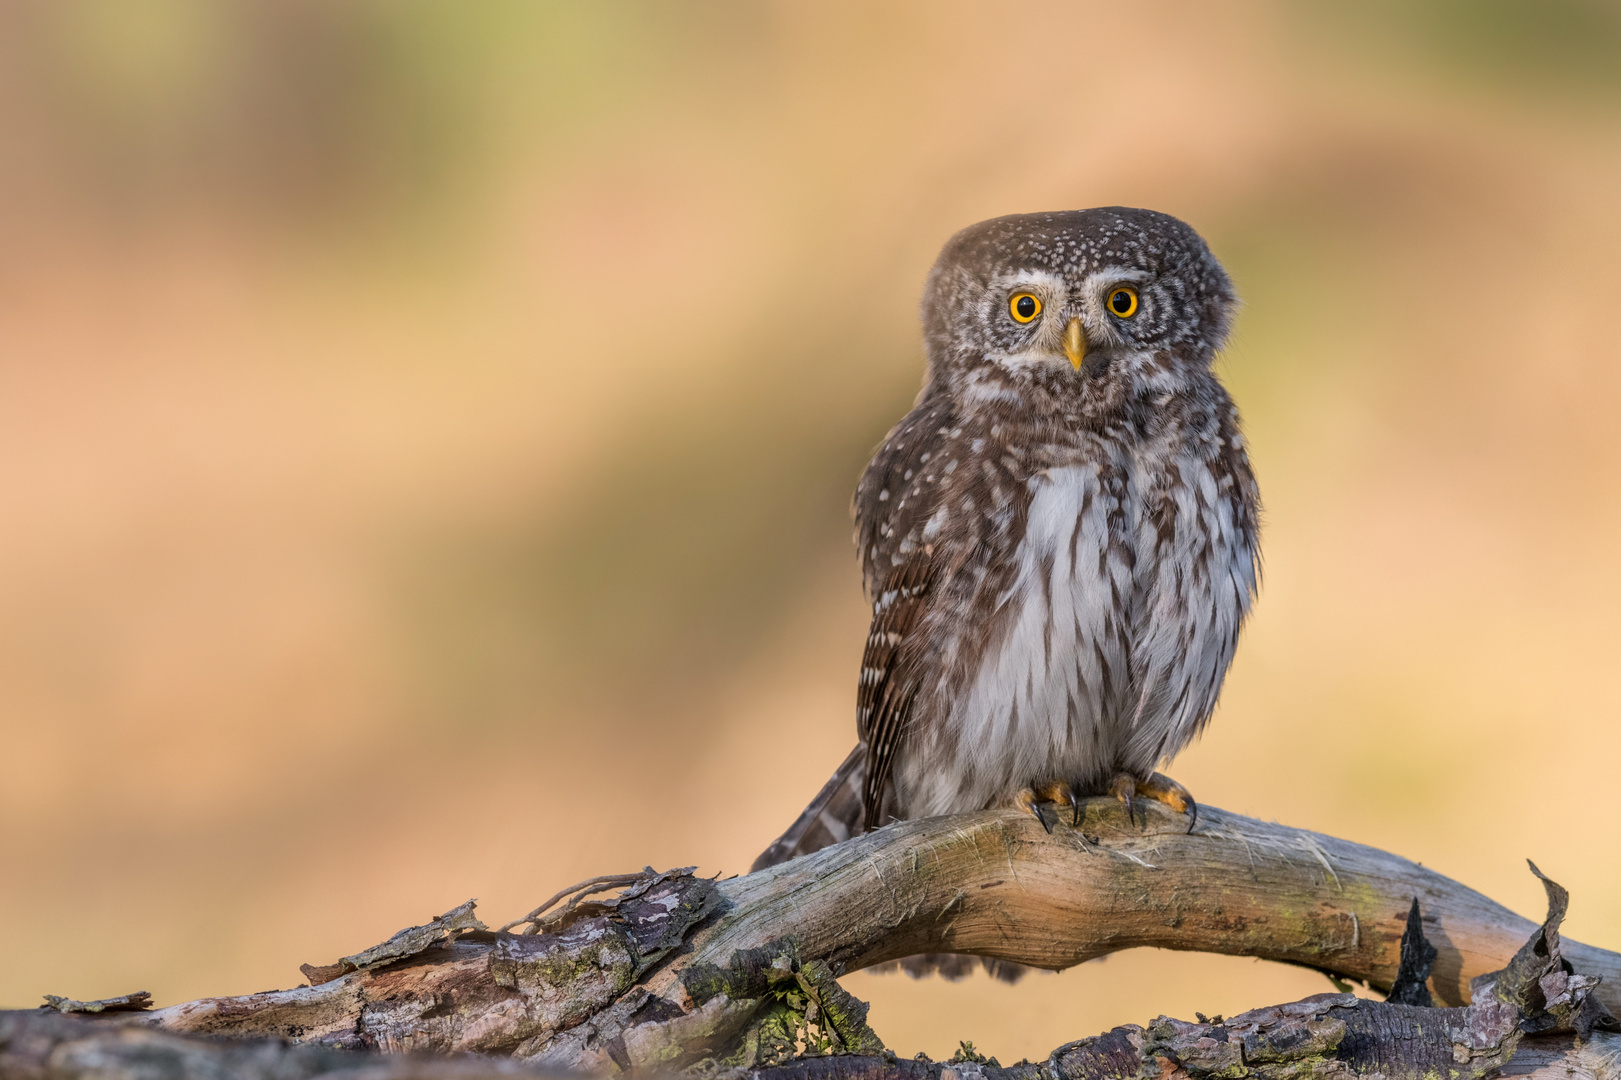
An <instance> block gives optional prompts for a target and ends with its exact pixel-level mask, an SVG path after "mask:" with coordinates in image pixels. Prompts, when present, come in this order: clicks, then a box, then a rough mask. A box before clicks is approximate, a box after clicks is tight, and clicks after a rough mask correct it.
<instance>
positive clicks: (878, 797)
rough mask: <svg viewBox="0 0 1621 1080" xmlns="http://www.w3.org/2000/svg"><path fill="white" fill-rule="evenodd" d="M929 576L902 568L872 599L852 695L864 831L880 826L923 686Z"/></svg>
mask: <svg viewBox="0 0 1621 1080" xmlns="http://www.w3.org/2000/svg"><path fill="white" fill-rule="evenodd" d="M933 576H934V575H933V567H932V565H931V564H930V563H928V562H927V561H926V560H923V559H916V560H913V561H911V562H907V563H903V564H902V565H900V566H898V567H896V568H895V569H894V571H892V572H891V573H890V574H889V576H888V578H887V579H886V580H885V581H884V583H883V585H882V586H881V587H880V589H879V592H878V595H877V596H876V597H875V598H874V600H873V605H872V630H871V632H870V633H868V634H867V648H866V651H865V652H864V653H863V654H862V657H861V681H860V683H859V684H858V685H857V690H856V731H857V733H858V734H859V735H860V736H861V742H862V744H863V745H864V746H865V747H866V748H867V775H866V784H865V787H864V789H863V792H862V804H863V808H864V812H865V820H864V827H865V828H867V829H875V828H877V827H878V826H879V825H880V824H881V821H880V818H881V816H882V814H883V808H884V796H885V793H886V790H887V788H888V786H889V776H890V770H891V769H892V768H893V767H894V763H895V749H896V748H897V747H898V746H899V745H900V743H901V739H902V737H903V736H904V735H905V733H906V727H907V722H908V721H909V720H910V719H911V715H912V703H913V702H914V701H915V700H916V698H917V691H918V687H919V686H920V685H921V684H922V681H923V678H922V675H923V672H922V667H923V665H922V663H921V662H920V660H921V655H922V650H921V648H920V644H921V643H920V642H919V641H918V631H919V629H920V625H919V624H920V623H921V622H922V620H923V614H924V612H925V610H926V609H927V606H928V598H929V586H930V585H931V584H932V581H933Z"/></svg>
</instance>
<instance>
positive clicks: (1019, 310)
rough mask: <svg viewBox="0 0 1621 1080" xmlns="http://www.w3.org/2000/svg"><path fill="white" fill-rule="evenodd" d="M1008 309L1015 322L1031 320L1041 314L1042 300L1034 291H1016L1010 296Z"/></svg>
mask: <svg viewBox="0 0 1621 1080" xmlns="http://www.w3.org/2000/svg"><path fill="white" fill-rule="evenodd" d="M1007 309H1008V313H1009V314H1010V315H1012V316H1013V318H1014V321H1015V322H1022V323H1024V322H1029V321H1030V320H1031V319H1034V318H1035V317H1036V316H1037V315H1040V314H1041V301H1040V300H1039V299H1038V298H1037V297H1036V295H1035V294H1034V293H1027V292H1022V293H1014V294H1013V295H1012V296H1011V297H1009V298H1008V302H1007Z"/></svg>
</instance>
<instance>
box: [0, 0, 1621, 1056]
mask: <svg viewBox="0 0 1621 1080" xmlns="http://www.w3.org/2000/svg"><path fill="white" fill-rule="evenodd" d="M1618 56H1621V8H1617V6H1616V5H1614V4H1613V3H1609V2H1598V0H1593V2H1584V0H1557V2H1556V0H1541V2H1536V3H1532V2H1529V0H1523V2H1515V0H1436V2H1432V3H1427V4H1422V5H1409V4H1402V3H1397V2H1395V0H1388V2H1385V0H1379V2H1369V3H1364V4H1359V5H1355V6H1351V5H1335V6H1330V5H1295V4H1288V3H1284V2H1281V0H1280V2H1276V3H1263V2H1257V3H1234V4H1224V5H1220V6H1219V7H1218V6H1215V5H1196V4H1177V3H1155V2H1148V3H1140V4H1131V5H1121V4H1077V3H1068V2H1065V3H1050V4H1041V3H1022V4H1020V5H1017V6H1013V5H992V4H954V3H948V2H944V0H928V2H923V0H919V2H916V3H870V2H849V3H823V2H817V3H809V2H801V3H759V2H752V0H751V2H740V3H711V2H703V3H688V4H682V5H670V4H660V3H653V2H648V3H626V2H618V0H615V2H592V3H577V4H553V3H528V2H525V3H516V2H514V3H482V4H478V5H464V4H452V3H444V2H438V3H426V2H410V0H402V2H392V3H382V2H345V3H336V4H334V3H328V2H319V0H263V2H256V3H249V2H236V3H223V4H222V3H215V2H208V0H136V2H131V0H104V2H89V0H54V2H49V3H46V2H40V3H8V4H5V5H4V6H0V922H3V923H4V925H7V926H10V927H12V928H13V929H12V932H11V935H10V941H9V944H8V946H7V954H6V960H5V963H4V964H3V965H0V1006H6V1007H27V1006H32V1005H34V1004H36V1003H37V1002H38V1001H39V1000H40V995H41V994H44V993H46V992H50V993H55V994H64V995H69V996H73V997H79V998H93V997H98V996H103V995H111V994H118V993H125V992H129V991H133V990H142V989H145V990H151V991H152V992H153V993H154V994H155V995H156V997H157V999H158V1001H159V1003H160V1004H169V1003H173V1002H176V1001H180V1000H184V999H188V998H192V997H197V996H201V995H214V994H227V993H242V992H249V991H256V990H264V989H267V988H277V987H288V986H293V985H296V984H297V983H298V982H299V981H300V976H299V973H298V965H299V963H300V962H305V961H308V962H314V963H327V962H330V961H331V960H333V959H334V958H335V957H337V956H339V955H342V954H345V953H351V952H354V951H356V950H358V949H361V948H363V947H365V946H369V945H371V944H374V943H376V942H377V941H380V940H382V939H383V938H385V937H387V936H388V935H389V934H391V933H393V932H394V931H395V930H398V929H399V928H401V927H403V926H407V925H411V924H414V923H419V922H422V921H424V920H425V919H427V918H429V917H430V916H432V915H434V914H437V913H438V912H441V911H444V910H446V909H448V908H450V907H452V906H454V905H455V904H458V903H460V902H462V901H463V900H466V899H467V898H468V897H474V896H476V897H478V898H479V913H480V915H482V916H483V917H484V918H485V920H486V921H488V922H490V923H494V924H499V923H501V922H503V921H506V920H507V919H511V918H515V917H516V916H518V915H519V914H521V913H522V912H524V911H526V910H528V909H529V908H531V907H532V906H533V905H534V904H536V903H538V902H539V901H540V900H541V899H543V898H544V897H546V896H548V895H550V894H551V893H552V892H553V891H555V890H556V889H558V888H560V887H562V886H563V885H566V884H568V883H570V882H573V881H575V880H578V879H580V878H584V877H588V876H591V875H593V874H598V873H606V872H617V871H624V870H633V869H637V868H639V867H641V866H643V865H644V864H652V865H654V866H657V867H660V868H663V867H669V866H676V865H686V864H690V863H697V864H699V865H700V866H701V867H702V868H703V870H704V871H706V872H712V873H713V872H719V873H736V872H740V871H743V870H745V869H746V868H747V866H748V864H749V862H750V861H751V859H752V858H753V856H754V855H755V854H756V853H757V852H758V851H759V850H760V849H761V848H762V847H763V846H764V845H765V844H766V843H767V842H769V841H770V840H771V839H772V838H773V837H774V836H775V835H776V834H777V832H778V831H779V830H780V829H781V828H782V827H783V826H784V825H786V824H787V822H788V821H789V820H791V819H792V817H793V816H794V815H795V814H796V813H797V812H798V810H799V809H800V807H801V806H802V805H803V804H804V802H805V801H806V800H807V798H808V797H809V796H810V795H811V794H812V793H814V792H815V790H816V789H817V787H818V786H819V785H820V784H821V783H822V781H823V779H824V778H825V777H826V776H827V774H828V773H829V772H830V771H831V769H832V768H833V766H834V765H835V764H837V763H838V761H839V760H840V759H841V758H842V757H843V755H844V753H845V751H846V750H847V749H848V747H849V746H850V744H851V742H852V740H853V733H854V690H855V682H856V669H857V663H858V658H859V655H860V649H861V645H862V641H863V637H864V635H865V629H866V609H865V606H864V603H863V601H862V599H861V596H860V590H859V578H858V575H857V571H856V564H855V557H854V553H853V551H852V549H851V545H850V542H849V518H848V505H849V497H850V493H851V491H852V490H853V487H854V483H855V479H856V477H857V475H858V473H859V471H860V469H861V466H862V465H863V463H864V462H865V460H866V458H867V456H868V454H869V453H870V452H871V450H872V449H873V447H874V446H875V444H876V443H877V442H878V441H879V440H880V439H881V438H882V436H883V434H884V432H885V431H886V430H887V428H888V427H889V425H890V424H891V423H893V422H894V421H895V420H896V419H898V418H899V417H900V416H901V415H902V414H903V413H904V412H905V410H906V409H907V407H908V406H909V404H910V402H911V399H912V396H913V394H914V393H915V392H916V390H917V387H918V385H919V380H920V376H921V372H922V355H921V347H920V343H919V338H918V329H917V319H916V303H917V298H918V294H919V290H920V287H921V284H922V280H923V276H924V273H925V272H926V270H927V268H928V266H929V264H930V262H931V261H932V259H933V257H934V254H935V252H936V251H937V250H938V248H939V246H940V244H941V243H942V242H943V241H944V240H945V239H946V237H947V236H949V235H950V234H951V233H952V232H953V231H955V230H956V229H958V228H960V227H961V226H963V225H966V224H968V223H970V222H973V221H976V220H979V219H982V218H985V217H990V216H994V215H998V214H1004V213H1010V212H1016V211H1031V210H1045V209H1060V208H1073V207H1083V206H1093V205H1100V204H1111V203H1124V204H1131V205H1138V206H1148V207H1154V208H1157V209H1160V210H1164V211H1167V212H1170V213H1172V214H1176V215H1178V216H1180V217H1182V218H1184V219H1186V220H1187V221H1189V222H1191V223H1192V224H1193V225H1194V226H1195V227H1196V228H1198V229H1199V230H1200V231H1201V232H1203V233H1204V234H1205V236H1206V237H1208V238H1209V240H1210V242H1211V244H1212V246H1213V248H1214V249H1215V251H1216V253H1217V254H1218V256H1220V257H1221V258H1222V259H1223V260H1224V262H1225V263H1226V265H1227V266H1228V268H1229V269H1230V271H1231V272H1232V274H1233V277H1234V278H1235V280H1236V282H1237V285H1238V288H1239V291H1240V292H1241V293H1242V295H1243V297H1244V300H1245V304H1246V306H1245V308H1244V310H1243V314H1242V316H1241V317H1240V320H1239V322H1238V327H1237V332H1236V335H1235V337H1234V340H1233V343H1232V346H1231V347H1230V349H1229V350H1228V351H1227V353H1226V354H1225V357H1224V359H1223V360H1222V361H1221V368H1220V369H1221V372H1222V374H1223V375H1224V377H1225V379H1226V381H1227V384H1228V386H1229V387H1230V388H1231V389H1232V391H1233V393H1234V395H1235V397H1236V398H1237V400H1238V402H1239V404H1240V406H1241V408H1242V409H1243V411H1244V414H1245V417H1246V420H1247V424H1248V430H1249V433H1250V436H1251V440H1252V444H1253V451H1254V460H1255V465H1256V469H1257V472H1258V473H1259V475H1260V478H1261V483H1262V487H1263V491H1264V494H1265V499H1266V504H1267V517H1266V531H1265V536H1264V542H1265V557H1266V568H1265V572H1266V576H1265V585H1264V589H1263V593H1262V597H1261V600H1260V603H1259V606H1258V608H1257V610H1256V614H1255V617H1254V619H1253V621H1252V623H1251V624H1250V626H1249V629H1248V630H1247V631H1246V636H1245V639H1244V641H1243V644H1242V646H1241V648H1240V651H1239V656H1238V660H1237V662H1236V665H1235V667H1234V670H1233V673H1232V676H1231V678H1230V680H1229V682H1228V685H1227V690H1226V694H1225V697H1224V699H1223V703H1222V706H1221V709H1220V712H1219V714H1218V716H1217V719H1216V722H1215V723H1214V725H1213V726H1212V727H1211V729H1210V730H1209V732H1208V734H1207V735H1206V737H1205V738H1204V740H1203V742H1201V743H1200V744H1198V745H1197V746H1195V747H1194V748H1193V749H1191V750H1189V751H1188V752H1187V753H1186V754H1185V755H1183V756H1182V757H1181V758H1180V759H1178V761H1177V763H1176V766H1175V768H1174V770H1173V771H1174V773H1175V775H1176V776H1177V778H1178V779H1180V780H1181V781H1183V782H1184V783H1185V784H1187V785H1188V786H1189V787H1190V788H1191V789H1192V790H1193V791H1194V792H1195V793H1196V794H1197V795H1198V796H1199V798H1200V799H1201V801H1204V802H1207V803H1209V804H1213V805H1217V806H1221V807H1225V808H1227V809H1231V810H1235V811H1240V812H1243V813H1247V814H1252V815H1256V816H1259V817H1263V818H1269V819H1277V820H1281V821H1285V822H1288V823H1290V824H1293V825H1298V826H1305V827H1310V828H1315V829H1320V830H1323V831H1326V832H1331V833H1334V834H1337V835H1340V836H1345V837H1350V838H1353V839H1356V840H1359V841H1362V842H1365V843H1369V844H1374V845H1378V846H1381V847H1385V848H1389V849H1391V850H1393V851H1396V852H1399V853H1401V854H1404V855H1406V856H1409V857H1411V858H1415V859H1419V860H1421V861H1423V862H1424V863H1425V864H1426V865H1428V866H1432V867H1435V868H1436V869H1438V870H1440V871H1442V872H1444V873H1447V874H1450V875H1452V876H1454V877H1457V878H1459V879H1461V880H1462V881H1464V882H1466V883H1468V884H1470V885H1472V886H1474V887H1476V888H1479V889H1481V890H1483V891H1485V892H1487V893H1489V894H1491V895H1492V896H1494V897H1496V898H1498V899H1500V900H1502V901H1503V902H1505V903H1508V904H1510V905H1511V906H1513V907H1515V908H1516V909H1518V910H1520V911H1521V912H1523V913H1524V914H1527V915H1532V916H1540V915H1541V912H1542V896H1541V889H1540V887H1539V886H1538V885H1537V883H1536V882H1535V881H1534V879H1533V878H1532V877H1531V876H1530V874H1529V873H1528V872H1527V871H1526V869H1525V863H1524V859H1525V858H1526V857H1527V856H1530V857H1533V858H1535V859H1536V860H1537V861H1538V863H1539V864H1540V865H1541V866H1542V868H1543V869H1544V870H1545V871H1547V872H1548V873H1549V874H1551V875H1552V876H1553V877H1555V878H1556V879H1558V880H1559V881H1561V882H1563V883H1564V884H1565V885H1567V886H1568V887H1570V889H1571V891H1572V894H1573V896H1574V901H1573V905H1572V910H1571V917H1570V920H1569V922H1568V924H1567V930H1568V932H1569V934H1570V935H1571V936H1572V937H1575V938H1578V939H1581V940H1586V941H1589V942H1592V943H1594V944H1598V945H1604V946H1608V947H1610V948H1617V947H1621V860H1618V859H1617V856H1616V853H1617V852H1618V851H1621V815H1618V814H1617V813H1616V812H1615V810H1614V807H1613V806H1612V805H1611V804H1610V803H1609V801H1608V800H1609V798H1610V797H1611V790H1612V788H1613V786H1614V784H1615V778H1616V769H1617V766H1616V762H1617V761H1618V760H1621V723H1618V722H1617V719H1618V717H1621V680H1618V678H1617V675H1618V662H1617V660H1616V657H1617V655H1618V653H1621V545H1618V543H1617V540H1616V534H1617V529H1618V527H1621V438H1618V436H1621V374H1618V365H1621V347H1618V346H1617V344H1616V339H1615V336H1614V333H1615V332H1614V329H1613V326H1614V322H1615V320H1616V318H1617V317H1618V312H1621V303H1618V297H1621V260H1618V259H1617V252H1618V251H1621V201H1618V200H1617V198H1616V192H1617V191H1621V63H1618V62H1617V57H1618ZM845 981H846V985H847V986H848V987H849V988H850V989H851V990H853V991H854V992H855V993H857V994H858V995H860V996H861V997H863V998H867V999H869V1000H871V1001H872V1002H873V1003H874V1005H873V1021H874V1024H875V1026H876V1028H877V1030H878V1031H879V1032H880V1034H881V1035H882V1036H883V1037H884V1038H885V1039H886V1040H887V1041H888V1043H889V1044H890V1046H892V1047H893V1048H895V1049H896V1050H899V1051H901V1052H903V1053H906V1054H910V1053H913V1052H915V1051H917V1050H927V1051H929V1052H930V1053H933V1054H936V1055H943V1054H948V1053H949V1052H950V1051H951V1050H952V1049H953V1048H954V1047H955V1043H956V1040H957V1039H959V1038H967V1039H972V1040H974V1041H975V1042H976V1044H977V1045H978V1046H979V1047H980V1048H981V1049H982V1050H984V1051H986V1052H989V1053H993V1054H996V1055H999V1056H1000V1057H1001V1058H1002V1060H1003V1061H1009V1060H1011V1059H1016V1058H1018V1057H1020V1056H1023V1055H1026V1054H1029V1055H1044V1054H1046V1053H1047V1052H1048V1051H1049V1050H1051V1049H1052V1047H1053V1046H1055V1045H1057V1044H1058V1043H1060V1042H1063V1041H1066V1040H1068V1039H1072V1038H1075V1037H1079V1036H1082V1035H1087V1034H1093V1033H1096V1032H1098V1031H1101V1030H1103V1029H1104V1028H1106V1027H1109V1026H1111V1025H1114V1024H1117V1023H1123V1022H1138V1023H1141V1022H1145V1021H1147V1020H1149V1019H1151V1018H1152V1017H1153V1016H1155V1015H1157V1014H1159V1013H1170V1014H1172V1015H1179V1016H1189V1015H1191V1013H1192V1012H1193V1011H1194V1010H1195V1009H1199V1010H1202V1011H1204V1012H1207V1013H1211V1012H1226V1013H1231V1012H1235V1011H1239V1010H1241V1009H1243V1008H1246V1007H1250V1006H1255V1005H1260V1004H1267V1003H1272V1002H1276V1001H1283V1000H1289V999H1292V998H1294V997H1298V996H1301V995H1303V994H1307V993H1316V992H1319V991H1326V990H1328V989H1329V986H1328V984H1327V983H1326V982H1325V981H1324V980H1323V979H1322V978H1321V976H1318V975H1316V974H1314V973H1311V972H1308V971H1303V970H1298V969H1292V968H1286V967H1281V966H1276V965H1269V964H1262V963H1259V962H1254V961H1248V960H1236V959H1227V958H1218V957H1202V956H1194V955H1180V954H1173V953H1154V952H1139V953H1127V954H1121V955H1117V956H1113V957H1110V958H1107V959H1105V960H1102V961H1097V962H1093V963H1091V964H1087V965H1083V966H1082V967H1079V968H1076V969H1074V970H1071V971H1069V972H1066V973H1063V974H1061V975H1044V976H1040V977H1034V978H1029V979H1026V980H1025V981H1024V982H1023V983H1021V984H1020V985H1018V986H1016V987H1007V986H1003V985H1001V984H998V983H994V982H991V981H990V980H988V979H985V978H982V977H976V978H974V979H971V980H969V981H966V982H963V983H957V984H948V983H945V982H941V981H938V980H936V981H930V982H912V981H909V980H907V979H905V978H903V977H901V976H874V975H866V974H856V975H852V976H850V977H848V978H847V979H846V980H845Z"/></svg>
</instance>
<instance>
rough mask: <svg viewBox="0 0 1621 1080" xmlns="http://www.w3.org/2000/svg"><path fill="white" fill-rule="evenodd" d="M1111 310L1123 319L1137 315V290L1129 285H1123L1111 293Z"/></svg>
mask: <svg viewBox="0 0 1621 1080" xmlns="http://www.w3.org/2000/svg"><path fill="white" fill-rule="evenodd" d="M1109 310H1110V311H1112V312H1114V313H1115V314H1116V315H1118V316H1120V317H1121V318H1122V319H1129V318H1131V317H1132V316H1133V315H1135V314H1137V290H1136V289H1133V288H1132V287H1131V286H1129V285H1122V286H1121V287H1120V288H1118V289H1116V290H1115V291H1114V292H1112V293H1110V294H1109Z"/></svg>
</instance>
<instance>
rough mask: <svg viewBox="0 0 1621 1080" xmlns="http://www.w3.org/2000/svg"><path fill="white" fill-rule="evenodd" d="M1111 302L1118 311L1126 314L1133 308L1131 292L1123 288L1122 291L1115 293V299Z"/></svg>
mask: <svg viewBox="0 0 1621 1080" xmlns="http://www.w3.org/2000/svg"><path fill="white" fill-rule="evenodd" d="M1111 303H1112V304H1113V305H1114V309H1115V310H1116V311H1118V312H1119V313H1120V314H1122V315H1124V314H1125V313H1126V312H1128V311H1130V310H1131V294H1130V293H1129V292H1126V291H1125V290H1124V289H1122V290H1121V291H1120V292H1117V293H1115V294H1114V299H1113V300H1112V301H1111Z"/></svg>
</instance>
